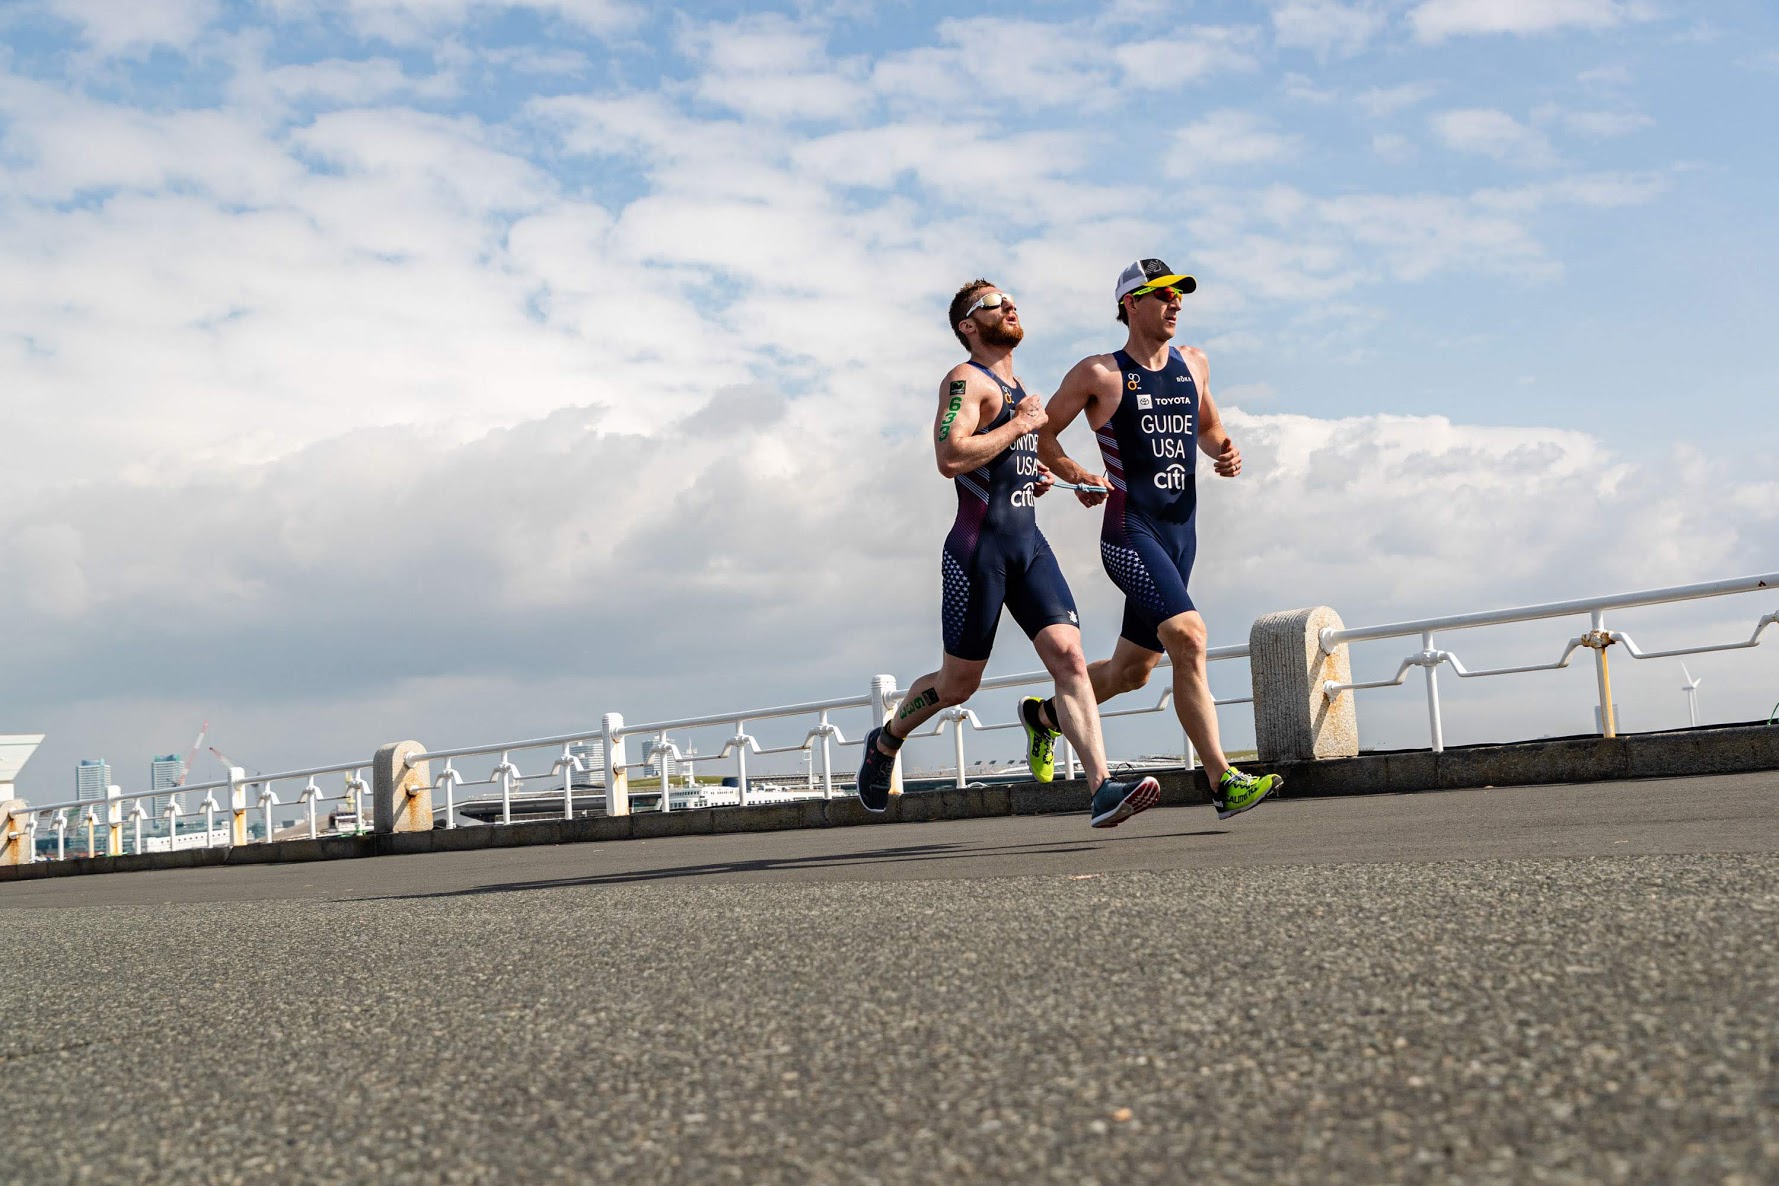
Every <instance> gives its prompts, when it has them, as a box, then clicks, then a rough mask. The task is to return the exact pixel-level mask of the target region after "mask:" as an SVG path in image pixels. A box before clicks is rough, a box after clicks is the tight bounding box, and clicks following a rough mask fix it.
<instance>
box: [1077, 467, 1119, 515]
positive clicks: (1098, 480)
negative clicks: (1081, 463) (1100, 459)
mask: <svg viewBox="0 0 1779 1186" xmlns="http://www.w3.org/2000/svg"><path fill="white" fill-rule="evenodd" d="M1075 485H1077V486H1091V487H1093V489H1091V490H1077V491H1075V497H1076V499H1078V500H1079V501H1080V503H1081V505H1082V506H1084V507H1096V506H1098V505H1099V504H1100V503H1102V502H1104V501H1106V491H1108V490H1110V489H1111V488H1112V487H1111V486H1110V485H1108V484H1107V482H1106V480H1105V479H1104V478H1102V477H1100V476H1099V475H1098V474H1082V475H1081V477H1080V479H1079V480H1078V481H1077V482H1076V483H1075Z"/></svg>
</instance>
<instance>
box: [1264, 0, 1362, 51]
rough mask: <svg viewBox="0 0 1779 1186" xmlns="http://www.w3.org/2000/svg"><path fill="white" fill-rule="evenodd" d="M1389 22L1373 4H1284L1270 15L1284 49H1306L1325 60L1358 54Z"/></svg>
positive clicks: (1316, 0)
mask: <svg viewBox="0 0 1779 1186" xmlns="http://www.w3.org/2000/svg"><path fill="white" fill-rule="evenodd" d="M1388 20H1389V14H1388V12H1387V10H1386V9H1385V8H1384V6H1383V5H1382V4H1380V3H1376V2H1375V0H1358V2H1357V3H1345V2H1343V0H1284V2H1283V3H1276V4H1275V5H1274V7H1273V11H1272V23H1273V37H1274V39H1275V40H1276V41H1277V42H1278V43H1279V44H1280V45H1281V46H1283V47H1285V48H1287V49H1307V50H1310V51H1312V52H1314V53H1317V54H1320V55H1322V56H1324V57H1328V56H1350V55H1352V54H1356V53H1358V52H1359V51H1360V50H1362V49H1364V48H1365V47H1366V46H1368V45H1370V44H1371V42H1372V41H1373V40H1374V39H1376V38H1377V37H1378V36H1379V35H1380V34H1381V33H1383V31H1384V28H1385V26H1386V24H1387V23H1388Z"/></svg>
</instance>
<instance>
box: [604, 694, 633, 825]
mask: <svg viewBox="0 0 1779 1186" xmlns="http://www.w3.org/2000/svg"><path fill="white" fill-rule="evenodd" d="M599 723H600V726H601V727H602V728H603V729H604V730H605V814H607V815H629V814H630V771H629V770H627V769H626V767H627V766H629V764H630V759H629V758H627V757H625V756H624V734H623V732H622V730H623V728H624V714H623V713H621V712H608V713H606V714H605V716H604V717H602V718H601V719H600V722H599Z"/></svg>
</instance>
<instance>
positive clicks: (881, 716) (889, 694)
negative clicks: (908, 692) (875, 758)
mask: <svg viewBox="0 0 1779 1186" xmlns="http://www.w3.org/2000/svg"><path fill="white" fill-rule="evenodd" d="M895 696H896V677H895V676H893V675H874V676H872V677H871V719H872V720H874V721H876V722H877V725H883V724H887V723H888V722H889V719H890V705H891V703H892V702H893V701H894V700H895ZM877 725H873V726H872V728H873V729H875V728H876V727H877ZM864 758H865V754H864V751H863V750H860V751H859V760H860V762H863V761H864ZM901 793H902V755H901V754H899V753H898V754H897V755H896V764H895V765H894V766H891V767H890V794H892V795H900V794H901Z"/></svg>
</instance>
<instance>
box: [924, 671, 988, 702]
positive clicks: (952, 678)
mask: <svg viewBox="0 0 1779 1186" xmlns="http://www.w3.org/2000/svg"><path fill="white" fill-rule="evenodd" d="M981 686H982V677H981V676H980V675H941V676H940V677H939V678H938V679H936V680H934V681H933V691H935V692H937V693H938V694H939V707H940V708H954V707H956V706H957V705H959V704H962V703H963V702H964V701H966V700H968V699H969V698H970V697H972V696H974V695H975V694H976V689H977V688H979V687H981Z"/></svg>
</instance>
